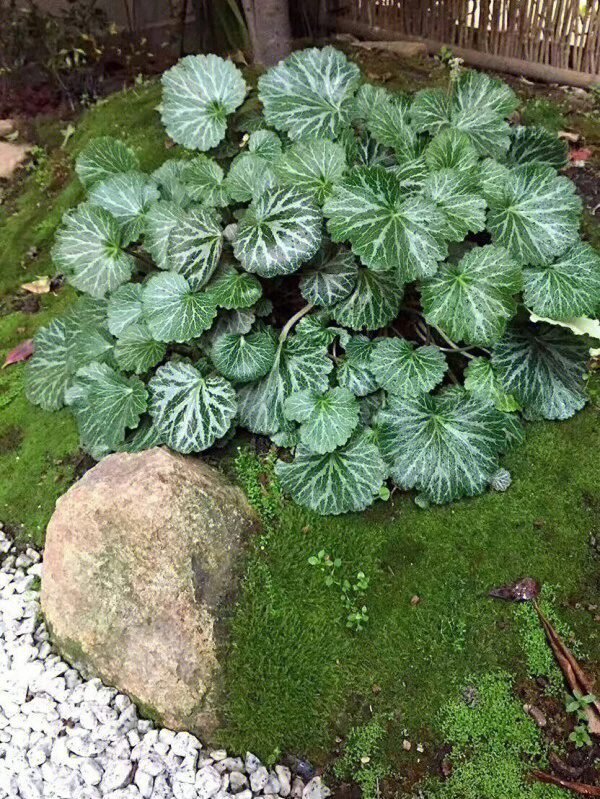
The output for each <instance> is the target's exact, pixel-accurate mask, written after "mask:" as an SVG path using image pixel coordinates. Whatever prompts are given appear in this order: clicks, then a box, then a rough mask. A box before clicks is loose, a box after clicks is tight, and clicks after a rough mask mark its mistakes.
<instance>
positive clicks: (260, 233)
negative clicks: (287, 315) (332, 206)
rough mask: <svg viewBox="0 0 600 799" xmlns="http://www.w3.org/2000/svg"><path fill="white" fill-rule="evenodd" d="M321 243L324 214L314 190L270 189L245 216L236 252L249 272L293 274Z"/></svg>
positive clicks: (237, 235)
mask: <svg viewBox="0 0 600 799" xmlns="http://www.w3.org/2000/svg"><path fill="white" fill-rule="evenodd" d="M320 243H321V214H320V212H319V209H318V208H317V206H316V204H315V202H314V200H313V199H312V197H311V196H310V194H306V193H305V192H301V191H299V190H298V189H295V188H284V189H269V190H268V191H266V192H265V193H264V194H262V195H261V196H260V197H258V198H256V199H254V200H253V201H252V203H251V205H250V206H249V208H248V210H247V211H246V213H245V214H244V216H243V217H242V219H241V221H240V223H239V226H238V229H237V233H236V237H235V239H234V241H233V253H234V255H235V257H236V258H237V259H238V260H239V261H240V262H241V263H242V265H243V267H244V268H245V269H246V270H247V271H248V272H256V273H257V274H259V275H262V276H263V277H275V276H276V275H289V274H291V273H292V272H295V271H296V269H297V268H298V267H299V266H300V264H302V263H304V262H305V261H307V260H308V259H309V258H311V257H312V256H313V255H314V254H315V253H316V252H317V250H318V248H319V245H320Z"/></svg>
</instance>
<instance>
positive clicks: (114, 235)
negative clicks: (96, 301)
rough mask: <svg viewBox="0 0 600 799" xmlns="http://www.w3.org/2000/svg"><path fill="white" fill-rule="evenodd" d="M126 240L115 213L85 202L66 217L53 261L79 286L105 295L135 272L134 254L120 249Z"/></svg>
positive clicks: (54, 251) (102, 295) (93, 295)
mask: <svg viewBox="0 0 600 799" xmlns="http://www.w3.org/2000/svg"><path fill="white" fill-rule="evenodd" d="M124 243H125V242H124V240H123V233H122V231H121V228H120V227H119V224H118V222H117V221H116V220H115V218H114V217H113V216H112V214H110V213H109V212H108V211H106V210H105V209H104V208H98V207H96V206H93V205H90V204H89V203H84V204H82V205H79V206H78V207H77V208H76V209H75V210H74V211H70V212H69V213H67V214H65V216H64V217H63V225H62V226H61V227H60V228H59V230H58V232H57V234H56V239H55V244H54V247H53V249H52V260H53V261H54V263H55V264H56V266H57V267H59V269H61V270H62V271H64V272H65V274H66V275H67V280H68V282H69V283H71V285H72V286H74V287H75V288H76V289H79V291H84V292H86V293H87V294H91V295H92V297H104V295H105V294H106V293H107V292H110V291H114V290H115V289H116V288H118V287H119V286H120V285H121V283H125V282H127V281H128V280H129V278H130V277H131V274H132V272H133V267H134V260H133V257H132V256H131V255H127V254H126V253H124V252H123V250H122V249H121V247H122V245H123V244H124Z"/></svg>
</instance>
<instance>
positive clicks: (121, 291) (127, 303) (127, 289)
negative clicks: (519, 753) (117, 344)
mask: <svg viewBox="0 0 600 799" xmlns="http://www.w3.org/2000/svg"><path fill="white" fill-rule="evenodd" d="M142 289H143V286H142V284H141V283H125V285H124V286H119V288H118V289H117V290H116V291H115V292H113V293H112V294H111V295H110V297H109V299H108V309H107V310H108V329H109V330H110V332H111V333H112V335H113V336H120V335H121V333H122V332H123V331H124V330H125V328H126V327H129V325H133V324H135V323H136V322H139V320H140V319H141V317H142V312H143V308H142Z"/></svg>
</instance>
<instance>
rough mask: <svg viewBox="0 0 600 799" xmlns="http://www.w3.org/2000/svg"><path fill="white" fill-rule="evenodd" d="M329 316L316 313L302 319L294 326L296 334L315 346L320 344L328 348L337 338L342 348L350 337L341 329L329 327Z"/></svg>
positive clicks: (324, 313)
mask: <svg viewBox="0 0 600 799" xmlns="http://www.w3.org/2000/svg"><path fill="white" fill-rule="evenodd" d="M329 321H330V318H329V314H328V313H326V312H324V311H323V312H321V313H319V312H317V313H312V314H309V315H308V316H304V317H302V319H301V320H300V321H299V322H298V324H297V325H296V333H297V334H302V338H303V339H304V340H306V341H311V342H313V343H315V344H322V345H323V346H325V347H328V346H329V345H330V344H333V342H334V341H335V340H336V339H337V338H339V340H340V341H341V342H342V346H344V344H345V342H346V341H347V340H348V338H349V337H350V334H349V333H348V331H347V330H344V329H343V328H341V327H331V326H330V325H329Z"/></svg>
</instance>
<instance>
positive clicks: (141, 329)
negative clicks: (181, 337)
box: [115, 323, 167, 375]
mask: <svg viewBox="0 0 600 799" xmlns="http://www.w3.org/2000/svg"><path fill="white" fill-rule="evenodd" d="M166 352H167V348H166V346H165V345H164V344H163V343H162V342H160V341H155V340H154V339H153V338H152V336H151V335H150V331H149V330H148V328H147V326H146V325H145V324H143V323H137V324H130V325H128V326H127V327H126V328H125V330H123V332H122V333H121V335H120V336H119V338H118V339H117V344H116V346H115V360H116V361H117V363H118V364H119V367H120V368H121V369H123V370H124V371H125V372H135V373H136V374H138V375H140V374H143V373H144V372H147V371H148V369H150V368H151V367H152V366H156V364H157V363H160V362H161V361H162V359H163V358H164V357H165V354H166Z"/></svg>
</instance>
